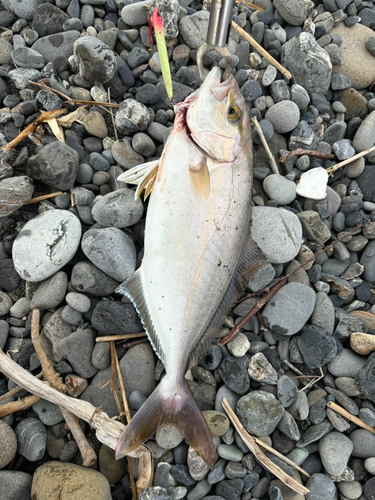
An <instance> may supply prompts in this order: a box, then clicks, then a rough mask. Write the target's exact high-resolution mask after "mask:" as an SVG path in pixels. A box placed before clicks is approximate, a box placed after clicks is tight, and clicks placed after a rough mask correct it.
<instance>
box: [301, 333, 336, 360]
mask: <svg viewBox="0 0 375 500" xmlns="http://www.w3.org/2000/svg"><path fill="white" fill-rule="evenodd" d="M325 332H326V330H324V328H322V327H315V326H308V327H307V328H306V329H305V330H304V331H303V332H302V333H301V335H299V336H298V347H299V350H300V353H301V355H302V358H303V361H304V363H305V365H306V366H307V367H308V368H310V369H314V368H319V367H321V366H324V365H325V364H327V363H328V362H329V361H330V360H331V359H333V358H334V357H335V356H336V353H337V344H336V340H335V339H334V338H332V337H329V336H328V335H327V334H326V333H325ZM318 346H319V347H318Z"/></svg>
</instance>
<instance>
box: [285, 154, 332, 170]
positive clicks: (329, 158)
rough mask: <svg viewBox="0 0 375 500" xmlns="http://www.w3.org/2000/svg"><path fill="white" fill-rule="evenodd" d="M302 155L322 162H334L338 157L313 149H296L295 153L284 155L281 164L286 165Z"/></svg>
mask: <svg viewBox="0 0 375 500" xmlns="http://www.w3.org/2000/svg"><path fill="white" fill-rule="evenodd" d="M301 155H308V156H313V157H314V158H320V159H322V160H334V159H335V158H336V155H334V154H328V153H320V152H319V151H312V150H311V149H295V150H294V151H289V153H285V155H283V156H282V157H281V158H280V160H279V161H280V162H281V163H284V162H285V161H287V160H289V158H292V157H293V156H301ZM328 170H329V169H327V172H328Z"/></svg>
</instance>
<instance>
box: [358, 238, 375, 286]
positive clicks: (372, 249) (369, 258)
mask: <svg viewBox="0 0 375 500" xmlns="http://www.w3.org/2000/svg"><path fill="white" fill-rule="evenodd" d="M359 262H360V264H362V266H364V268H365V269H364V271H363V274H362V277H363V278H364V279H365V280H366V281H375V240H372V241H370V242H369V243H368V244H367V245H366V248H365V249H364V251H363V253H362V257H361V259H360V261H359Z"/></svg>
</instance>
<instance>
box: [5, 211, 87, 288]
mask: <svg viewBox="0 0 375 500" xmlns="http://www.w3.org/2000/svg"><path fill="white" fill-rule="evenodd" d="M80 237H81V224H80V222H79V220H78V218H77V217H76V216H75V215H73V214H72V213H71V212H68V211H66V210H51V211H48V212H44V213H42V214H40V215H38V216H37V217H34V218H33V219H31V220H30V221H29V222H27V223H26V224H25V225H24V227H23V228H22V230H21V231H20V233H19V234H18V236H17V238H16V240H15V242H14V244H13V261H14V266H15V268H16V270H17V272H18V274H19V275H20V276H21V277H22V278H23V279H25V280H27V281H43V280H45V279H46V278H49V277H50V276H52V275H53V274H55V273H56V272H57V271H59V270H60V269H61V268H62V267H63V266H65V264H67V263H68V262H69V261H70V259H71V258H72V257H73V255H74V254H75V253H76V250H77V248H78V245H79V241H80Z"/></svg>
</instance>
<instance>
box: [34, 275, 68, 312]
mask: <svg viewBox="0 0 375 500" xmlns="http://www.w3.org/2000/svg"><path fill="white" fill-rule="evenodd" d="M67 286H68V277H67V275H66V273H64V271H59V272H58V273H56V274H54V275H53V276H51V277H50V278H48V279H47V280H45V281H43V282H42V283H41V284H40V286H39V287H38V289H37V290H36V292H35V293H34V295H33V297H32V299H31V302H30V308H31V309H40V310H44V309H54V308H56V307H57V306H58V305H60V304H61V302H62V301H63V300H64V297H65V293H66V287H67Z"/></svg>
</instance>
